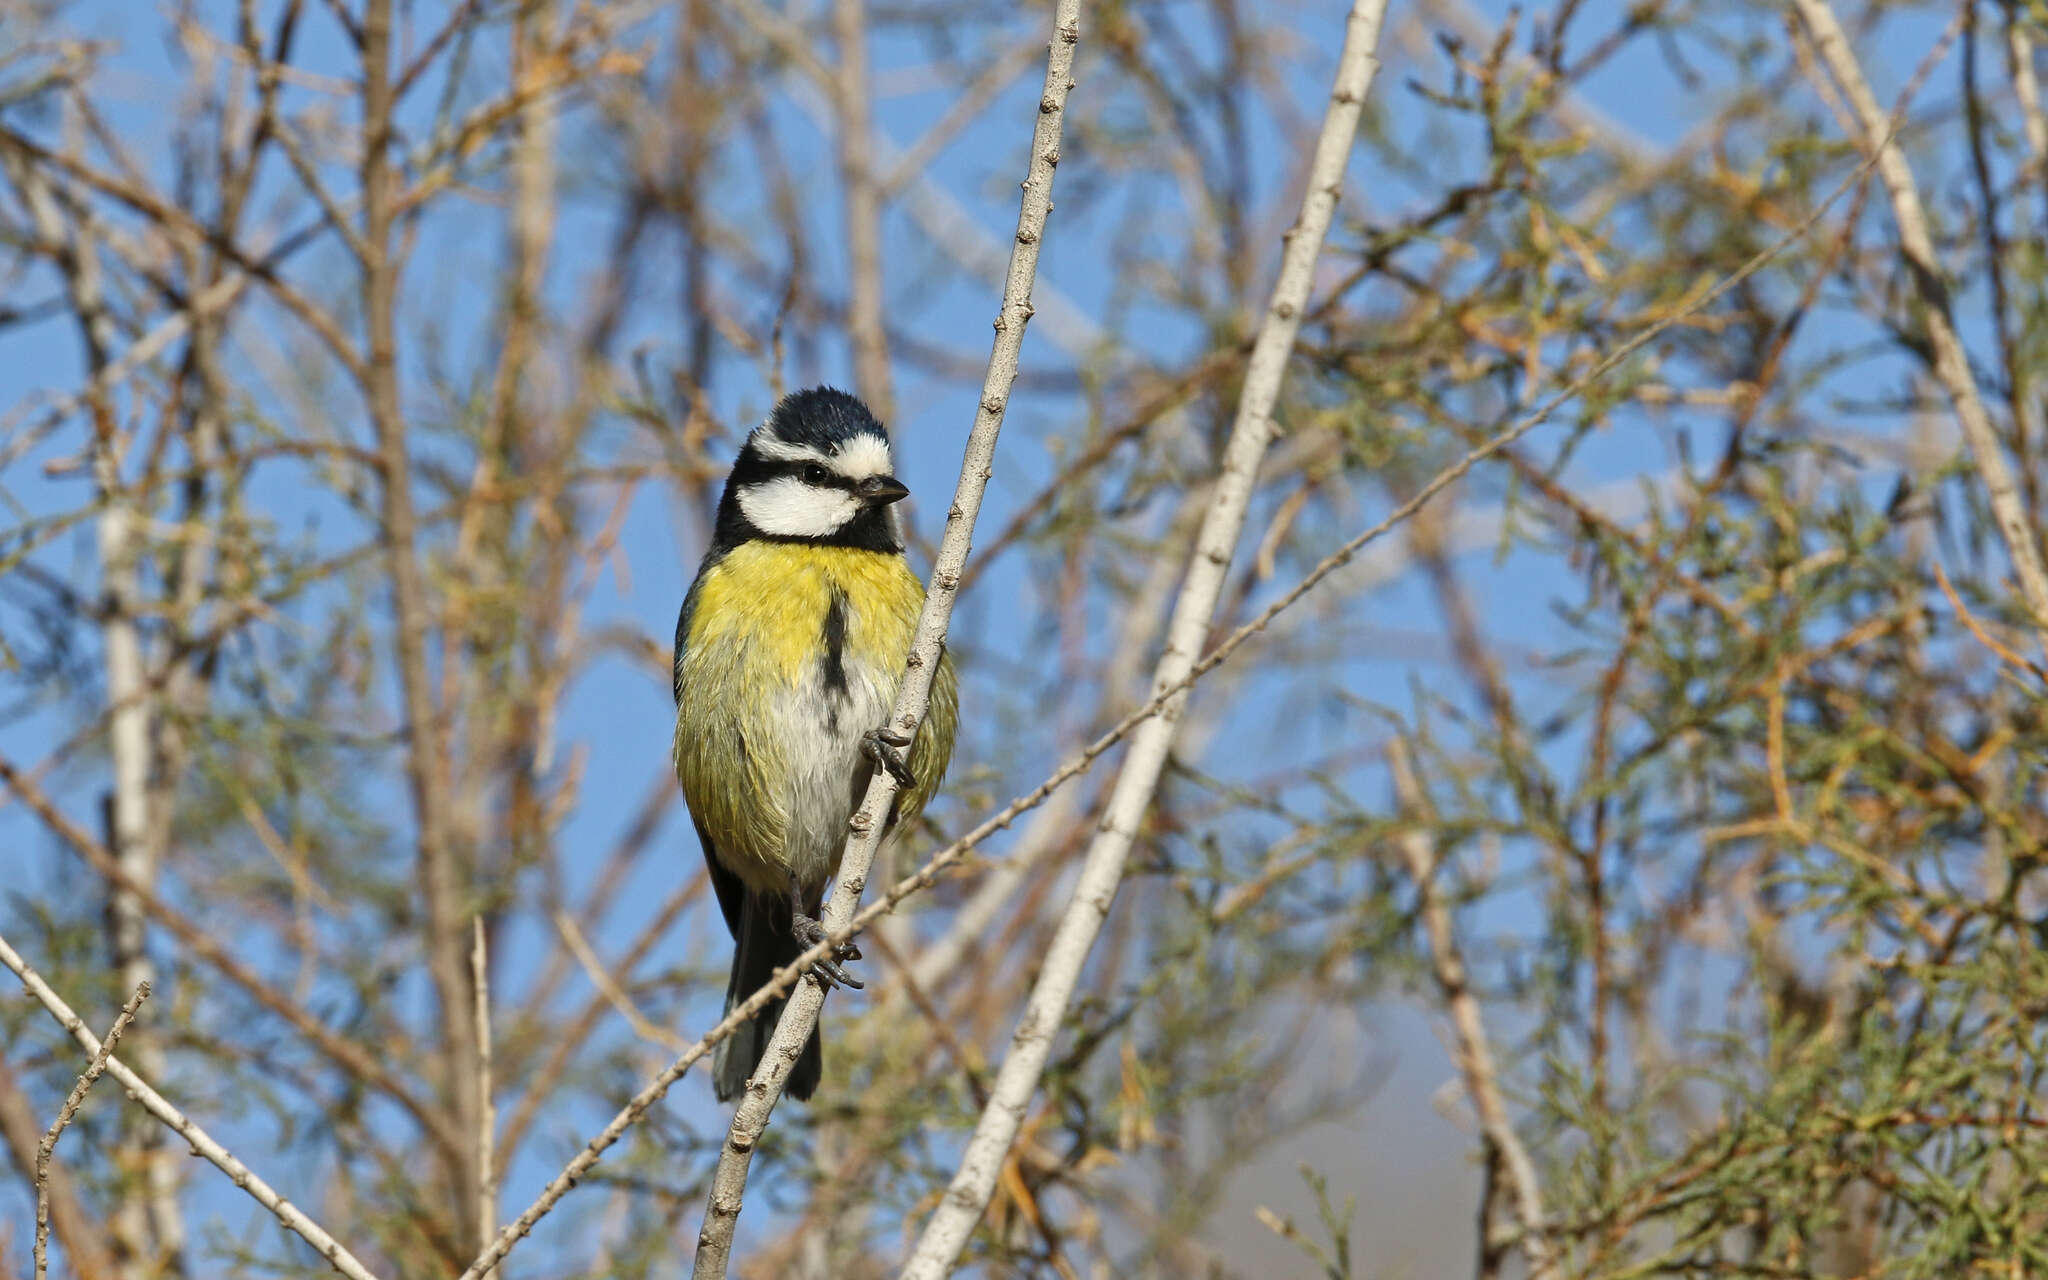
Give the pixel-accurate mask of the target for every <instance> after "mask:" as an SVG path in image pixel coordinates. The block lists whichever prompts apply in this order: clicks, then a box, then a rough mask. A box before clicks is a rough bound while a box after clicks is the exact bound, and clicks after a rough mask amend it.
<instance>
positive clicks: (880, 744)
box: [860, 727, 917, 788]
mask: <svg viewBox="0 0 2048 1280" xmlns="http://www.w3.org/2000/svg"><path fill="white" fill-rule="evenodd" d="M909 745H910V736H909V735H908V734H903V733H897V732H896V731H895V730H893V729H889V728H886V727H885V728H881V729H870V730H868V731H867V732H866V733H864V734H862V735H861V736H860V750H861V754H862V755H864V756H866V757H867V758H868V759H869V760H871V761H873V762H874V765H875V767H876V768H878V769H885V770H887V771H888V773H889V776H890V777H892V778H894V779H896V783H897V785H898V786H901V787H905V788H910V787H915V786H916V785H917V775H916V774H914V773H912V772H911V771H910V766H909V765H908V764H906V763H905V762H904V759H903V749H904V748H905V747H908V746H909Z"/></svg>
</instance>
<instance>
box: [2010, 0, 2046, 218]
mask: <svg viewBox="0 0 2048 1280" xmlns="http://www.w3.org/2000/svg"><path fill="white" fill-rule="evenodd" d="M2005 55H2006V66H2007V70H2008V71H2009V72H2010V73H2011V75H2012V91H2013V96H2014V97H2015V98H2018V99H2019V104H2020V127H2021V129H2023V130H2024V131H2025V133H2026V135H2027V158H2028V159H2029V160H2031V161H2033V163H2034V175H2033V176H2034V185H2035V186H2037V187H2039V188H2040V190H2041V202H2042V207H2043V208H2044V209H2048V114H2044V113H2043V112H2042V110H2041V83H2040V81H2039V79H2038V78H2036V77H2035V75H2034V42H2033V40H2032V39H2031V38H2030V37H2029V36H2028V35H2027V30H2026V28H2025V27H2024V26H2022V25H2021V24H2020V6H2019V0H2006V6H2005Z"/></svg>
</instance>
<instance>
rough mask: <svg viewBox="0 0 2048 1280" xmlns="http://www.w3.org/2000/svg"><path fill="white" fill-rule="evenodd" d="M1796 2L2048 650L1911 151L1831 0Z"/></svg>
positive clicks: (2011, 499) (2028, 558)
mask: <svg viewBox="0 0 2048 1280" xmlns="http://www.w3.org/2000/svg"><path fill="white" fill-rule="evenodd" d="M1793 6H1794V7H1795V8H1796V9H1798V11H1799V16H1800V17H1801V19H1803V20H1804V21H1805V23H1806V28H1807V30H1808V31H1809V32H1810V33H1811V34H1812V36H1813V43H1814V49H1815V51H1816V52H1818V53H1819V54H1820V57H1821V61H1823V62H1825V63H1826V64H1827V67H1828V70H1829V72H1830V73H1832V74H1833V76H1834V78H1835V80H1836V82H1837V83H1839V84H1840V86H1841V88H1842V92H1843V94H1844V95H1845V96H1846V97H1847V98H1848V100H1849V105H1850V107H1851V109H1852V110H1853V111H1854V112H1855V115H1856V122H1857V126H1858V136H1857V138H1856V143H1857V145H1858V146H1859V147H1860V148H1861V149H1862V151H1863V153H1864V154H1865V155H1866V156H1871V157H1874V158H1875V159H1876V161H1877V171H1878V175H1879V176H1880V177H1881V178H1883V179H1884V185H1885V190H1886V191H1887V192H1888V193H1890V195H1891V201H1892V217H1893V220H1894V221H1895V222H1897V223H1898V228H1899V250H1900V252H1901V253H1903V254H1904V255H1905V258H1906V269H1907V272H1908V274H1909V275H1911V276H1912V278H1913V288H1914V292H1915V294H1916V296H1917V297H1918V298H1919V301H1920V313H1921V319H1922V321H1923V322H1924V323H1925V324H1926V326H1927V341H1928V345H1929V346H1930V347H1932V348H1933V349H1934V376H1935V377H1936V378H1937V379H1938V380H1939V381H1940V382H1941V385H1942V387H1943V389H1945V390H1946V391H1947V392H1948V395H1949V400H1950V402H1951V403H1952V404H1953V405H1954V407H1955V414H1956V421H1957V423H1958V424H1960V425H1961V427H1962V429H1963V439H1964V440H1965V441H1966V442H1967V443H1968V444H1969V446H1970V456H1971V460H1972V461H1973V462H1974V463H1975V464H1976V467H1977V474H1978V475H1979V476H1981V477H1982V478H1983V481H1984V491H1985V494H1986V495H1987V496H1988V497H1989V499H1990V501H1991V514H1992V517H1993V519H1994V520H1995V522H1996V523H1997V525H1998V531H1999V534H2000V535H2001V536H2002V537H2003V538H2004V540H2005V549H2006V552H2007V554H2009V555H2010V556H2011V557H2012V564H2013V574H2014V576H2015V577H2017V578H2018V579H2019V586H2020V597H2021V599H2022V600H2024V601H2025V602H2026V606H2027V610H2028V612H2029V613H2031V614H2032V615H2033V621H2034V626H2035V629H2036V631H2037V633H2038V638H2039V640H2040V643H2041V646H2042V648H2043V650H2044V651H2048V564H2044V563H2043V561H2042V556H2041V543H2040V540H2039V538H2038V537H2037V536H2036V535H2035V533H2034V530H2033V527H2032V526H2031V525H2030V524H2029V523H2028V520H2027V516H2026V509H2025V505H2024V503H2022V501H2021V499H2020V492H2019V485H2018V483H2017V481H2016V480H2015V479H2014V477H2013V472H2012V468H2011V466H2010V465H2009V464H2008V463H2007V462H2006V458H2005V448H2004V446H2003V445H2002V444H2000V443H1999V439H1998V433H1997V432H1996V431H1995V430H1994V429H1993V428H1992V425H1991V417H1990V415H1989V414H1988V413H1987V412H1986V411H1985V409H1984V402H1983V400H1982V399H1981V398H1980V397H1979V396H1978V394H1977V379H1976V375H1975V374H1974V373H1972V372H1971V370H1970V359H1969V356H1968V354H1967V353H1966V352H1965V351H1964V350H1963V344H1962V339H1961V338H1959V337H1958V336H1957V334H1956V328H1955V320H1954V318H1953V317H1952V316H1951V314H1950V310H1949V293H1948V285H1947V283H1946V282H1945V281H1944V280H1943V279H1942V276H1941V264H1940V261H1939V260H1938V259H1937V258H1936V257H1935V253H1934V239H1933V237H1932V236H1931V235H1929V233H1928V230H1927V215H1926V212H1925V210H1924V209H1923V208H1922V206H1921V203H1920V192H1919V188H1918V187H1917V186H1916V185H1915V184H1914V181H1913V170H1912V168H1911V166H1909V165H1908V164H1907V163H1906V153H1905V151H1904V150H1903V149H1902V148H1901V147H1900V146H1899V143H1898V139H1897V138H1896V137H1894V136H1893V135H1892V132H1891V129H1890V127H1889V125H1888V124H1887V121H1886V119H1885V113H1884V110H1883V108H1881V107H1879V106H1878V103H1877V98H1876V96H1875V95H1873V94H1872V93H1871V91H1870V82H1869V81H1868V80H1866V79H1865V78H1864V76H1863V68H1862V67H1861V65H1859V64H1858V63H1857V61H1856V54H1855V52H1854V51H1853V50H1851V49H1850V48H1849V37H1848V36H1847V35H1846V34H1845V33H1844V32H1843V31H1842V25H1841V23H1840V22H1838V21H1836V19H1835V11H1834V10H1833V9H1831V8H1829V7H1828V3H1827V0H1793Z"/></svg>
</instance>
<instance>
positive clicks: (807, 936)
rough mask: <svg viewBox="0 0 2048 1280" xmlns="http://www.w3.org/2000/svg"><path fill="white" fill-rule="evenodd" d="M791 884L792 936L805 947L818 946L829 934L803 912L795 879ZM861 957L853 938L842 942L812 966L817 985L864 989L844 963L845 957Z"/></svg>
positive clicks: (848, 958) (790, 926) (849, 958)
mask: <svg viewBox="0 0 2048 1280" xmlns="http://www.w3.org/2000/svg"><path fill="white" fill-rule="evenodd" d="M790 888H791V890H792V893H791V895H790V899H789V904H790V905H789V932H790V936H791V937H793V938H795V939H796V940H797V941H798V942H800V943H802V944H803V945H804V946H805V947H815V946H817V945H818V944H819V943H821V942H823V941H825V939H826V938H827V937H828V936H829V935H827V934H826V932H825V926H824V925H822V924H820V923H819V922H818V921H816V920H813V919H811V918H810V917H809V916H807V915H805V914H804V910H803V907H802V906H800V905H798V904H800V903H801V902H802V901H803V899H802V898H801V897H800V896H798V895H797V894H796V893H795V892H794V890H795V888H796V886H795V885H794V884H793V883H792V884H791V886H790ZM858 959H860V948H859V947H856V946H854V945H853V943H851V942H842V943H840V944H839V946H838V948H837V949H835V950H834V951H833V953H832V954H831V955H829V956H826V957H824V958H823V959H821V960H819V961H818V962H817V963H816V964H813V965H812V966H811V976H812V977H813V978H816V979H817V980H818V985H819V986H821V987H823V988H825V990H827V991H830V990H831V989H832V988H834V987H851V988H853V989H854V990H855V991H861V990H864V989H865V987H864V986H863V984H862V983H861V980H860V979H859V978H856V977H854V976H853V975H852V974H850V973H848V972H847V971H846V970H845V969H844V968H842V967H841V966H842V964H844V963H845V962H846V961H849V960H858Z"/></svg>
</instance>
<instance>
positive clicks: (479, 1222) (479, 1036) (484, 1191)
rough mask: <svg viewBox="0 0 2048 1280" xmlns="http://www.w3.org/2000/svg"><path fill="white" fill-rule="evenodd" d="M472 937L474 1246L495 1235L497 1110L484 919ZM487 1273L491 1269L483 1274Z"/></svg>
mask: <svg viewBox="0 0 2048 1280" xmlns="http://www.w3.org/2000/svg"><path fill="white" fill-rule="evenodd" d="M470 932H471V934H472V935H473V936H474V941H473V942H472V944H471V948H470V953H469V972H470V980H471V982H472V983H474V985H475V989H476V996H475V1001H474V1003H475V1005H476V1044H477V1055H476V1057H477V1067H476V1077H477V1078H476V1093H477V1097H478V1098H479V1099H480V1100H481V1103H482V1105H481V1106H479V1107H478V1109H477V1127H476V1242H477V1243H476V1247H477V1248H478V1249H479V1250H482V1249H488V1248H490V1247H491V1241H492V1240H493V1239H495V1238H496V1237H497V1234H498V1151H497V1129H498V1109H497V1108H496V1107H495V1106H493V1105H492V1104H491V1093H492V1090H491V962H490V956H489V953H488V952H487V951H486V949H485V945H484V918H483V917H482V916H472V917H471V918H470ZM484 1274H485V1275H486V1276H488V1275H490V1272H488V1271H486V1272H485V1273H484Z"/></svg>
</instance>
